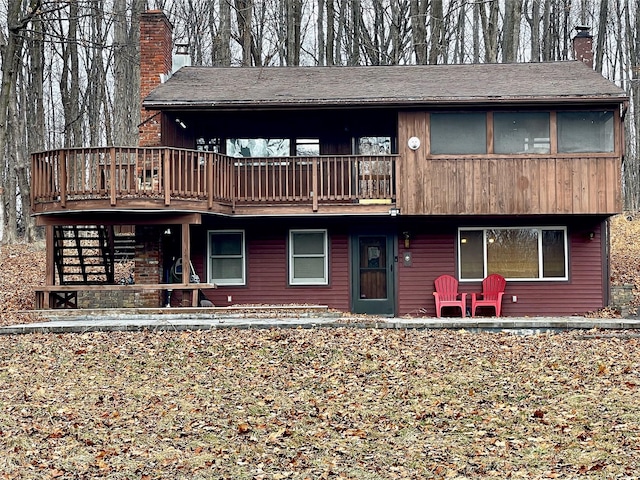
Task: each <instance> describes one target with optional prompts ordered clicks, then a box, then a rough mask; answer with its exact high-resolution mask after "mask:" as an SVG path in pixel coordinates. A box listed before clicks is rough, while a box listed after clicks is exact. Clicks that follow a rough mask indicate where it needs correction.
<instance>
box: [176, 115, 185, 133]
mask: <svg viewBox="0 0 640 480" xmlns="http://www.w3.org/2000/svg"><path fill="white" fill-rule="evenodd" d="M176 123H177V124H178V125H180V126H181V127H182V128H183V129H185V130H186V129H187V126H186V125H185V123H184V122H183V121H182V120H180V119H179V118H176Z"/></svg>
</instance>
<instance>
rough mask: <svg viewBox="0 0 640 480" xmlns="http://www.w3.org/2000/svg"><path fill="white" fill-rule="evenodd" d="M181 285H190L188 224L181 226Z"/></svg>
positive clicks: (189, 235) (189, 227)
mask: <svg viewBox="0 0 640 480" xmlns="http://www.w3.org/2000/svg"><path fill="white" fill-rule="evenodd" d="M182 283H183V284H185V285H189V284H190V283H191V226H190V225H189V224H188V223H186V222H185V223H183V224H182ZM197 294H198V292H197V290H195V297H196V298H197ZM193 298H194V296H193V295H192V297H191V306H192V307H193V306H195V304H194V301H193ZM182 305H183V306H184V298H183V299H182Z"/></svg>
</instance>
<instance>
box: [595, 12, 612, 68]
mask: <svg viewBox="0 0 640 480" xmlns="http://www.w3.org/2000/svg"><path fill="white" fill-rule="evenodd" d="M608 18H609V0H600V13H599V15H598V35H597V39H596V55H595V62H594V63H595V70H596V72H600V73H602V71H603V69H604V66H603V64H602V63H603V59H604V46H605V40H606V38H607V20H608Z"/></svg>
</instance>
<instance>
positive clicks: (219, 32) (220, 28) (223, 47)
mask: <svg viewBox="0 0 640 480" xmlns="http://www.w3.org/2000/svg"><path fill="white" fill-rule="evenodd" d="M218 5H219V9H220V13H219V16H220V17H219V21H218V25H217V27H216V24H215V16H214V9H213V8H210V9H209V31H210V32H211V36H212V37H213V48H212V49H211V64H212V65H213V66H216V67H230V66H231V5H230V4H229V1H228V0H220V1H219V3H218ZM214 32H215V33H214Z"/></svg>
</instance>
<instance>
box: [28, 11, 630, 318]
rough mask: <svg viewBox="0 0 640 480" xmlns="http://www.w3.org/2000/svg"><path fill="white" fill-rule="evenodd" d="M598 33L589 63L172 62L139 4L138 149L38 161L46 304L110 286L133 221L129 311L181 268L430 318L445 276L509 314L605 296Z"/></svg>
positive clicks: (232, 291) (214, 278) (614, 122)
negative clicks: (97, 264)
mask: <svg viewBox="0 0 640 480" xmlns="http://www.w3.org/2000/svg"><path fill="white" fill-rule="evenodd" d="M590 41H591V39H590V37H588V36H586V35H584V34H581V35H579V36H578V37H577V38H576V42H577V43H576V45H575V49H576V51H578V52H579V56H580V58H582V57H584V58H582V59H583V60H584V61H568V62H555V63H521V64H474V65H428V66H375V67H265V68H214V67H189V66H187V67H183V68H181V69H179V70H178V71H175V72H171V65H172V54H171V52H172V31H171V25H170V23H169V22H168V20H167V19H166V17H165V16H164V15H163V14H162V13H161V12H158V11H153V12H147V13H145V14H143V16H142V18H141V91H142V95H143V99H142V123H141V125H140V146H139V147H111V148H86V149H63V150H56V151H49V152H42V153H37V154H34V156H33V210H34V213H35V215H37V219H38V223H39V224H40V225H44V226H46V227H47V256H48V259H49V263H48V271H47V281H46V283H47V287H46V288H45V289H44V291H43V294H44V296H43V297H42V298H41V299H40V303H43V302H44V304H45V305H46V304H49V302H53V301H54V300H55V301H57V302H58V303H64V302H65V300H66V301H70V302H71V303H73V304H75V302H76V301H77V299H76V298H75V295H76V292H75V291H74V287H73V285H74V284H76V283H81V284H88V283H103V284H105V283H106V284H110V283H114V282H115V281H117V279H115V278H113V274H112V272H113V267H112V266H111V267H109V263H110V262H111V263H113V261H114V260H113V240H112V239H113V237H117V232H118V231H121V230H122V227H121V226H131V227H130V229H131V230H134V231H135V238H136V247H135V251H136V253H135V278H136V284H135V287H136V288H138V287H139V288H140V291H138V292H137V293H136V294H135V298H134V300H131V301H132V302H133V303H135V304H136V305H141V306H142V305H146V306H157V305H161V304H162V303H163V302H165V301H166V300H165V297H164V296H163V294H162V293H161V292H159V290H155V289H161V287H162V288H166V285H164V286H163V284H166V283H168V282H170V281H171V277H172V266H173V265H175V263H176V259H180V262H181V263H182V265H189V264H192V265H193V270H194V272H195V273H196V274H197V275H198V276H199V278H200V281H201V282H203V283H204V284H205V285H203V287H204V293H205V294H206V296H207V298H208V299H209V300H211V301H212V302H213V303H214V304H215V305H217V306H226V305H230V304H291V303H303V304H307V303H312V304H324V305H328V306H329V307H332V308H335V309H338V310H342V311H351V312H354V313H367V314H384V315H420V316H429V315H434V314H435V306H434V301H433V296H432V294H431V293H432V291H433V281H434V279H435V278H436V277H437V276H439V275H441V274H451V275H454V276H455V277H457V278H458V279H459V282H460V290H461V291H465V292H474V291H480V282H481V280H482V279H483V278H484V277H486V276H487V275H488V274H490V273H500V274H502V275H504V276H505V277H506V278H507V282H508V283H507V291H506V296H505V300H504V304H503V314H504V315H506V316H516V315H517V316H520V315H566V314H575V313H581V312H586V311H592V310H596V309H599V308H602V307H604V306H606V305H607V303H608V288H609V274H608V244H609V239H608V223H607V219H608V218H609V217H610V216H611V215H614V214H616V213H619V212H620V211H621V203H622V202H621V182H620V171H621V159H622V156H623V145H624V142H623V116H624V112H625V108H626V102H627V96H626V95H625V92H624V91H623V90H621V89H620V88H618V87H617V86H616V85H614V84H612V83H611V82H609V81H608V80H606V79H605V78H603V77H602V76H601V75H600V74H598V73H596V72H594V71H593V70H592V68H590V66H589V65H588V62H589V60H590V58H589V51H590ZM581 42H582V43H581ZM585 63H587V64H585ZM87 226H94V227H95V230H96V231H98V232H99V233H94V235H95V236H102V237H104V240H103V241H102V245H103V247H100V248H98V247H96V248H98V249H99V250H100V251H101V252H102V251H104V253H101V256H102V257H103V258H104V261H103V262H104V263H105V264H106V265H107V267H105V270H106V271H107V274H106V275H105V276H104V278H103V280H102V281H100V282H92V281H91V279H90V276H89V275H88V274H87V273H86V271H83V272H84V273H83V274H82V275H80V277H81V278H80V280H77V279H76V280H75V281H70V280H65V273H64V272H65V270H64V268H65V267H64V265H63V263H64V262H63V260H64V258H63V257H64V256H65V255H64V253H63V252H64V251H65V248H63V247H62V246H61V245H63V244H65V243H66V244H69V243H73V242H77V243H78V244H80V243H81V242H80V241H79V240H77V238H78V236H79V233H78V231H81V230H83V229H85V228H87ZM114 227H115V228H114ZM74 231H75V233H69V232H74ZM67 250H68V247H67ZM78 256H80V257H81V256H82V255H81V254H78ZM180 262H179V263H180ZM80 263H82V262H80ZM174 270H175V269H174ZM185 271H186V269H185ZM109 272H111V274H110V275H109ZM180 281H181V282H182V286H181V287H180V288H182V289H183V290H185V291H189V289H190V288H193V285H189V280H187V279H186V278H184V279H183V280H180V279H178V282H180ZM145 284H147V285H150V287H149V289H148V290H145V289H144V285H145ZM213 284H215V287H217V288H212V287H213V286H214V285H213ZM102 286H104V285H102ZM75 290H83V291H84V293H85V294H87V293H89V294H90V295H89V296H88V297H86V298H85V300H83V301H84V302H85V304H86V302H89V303H91V301H93V302H94V306H98V304H99V303H100V302H104V301H106V300H105V297H103V296H100V294H99V293H100V292H104V291H105V289H104V288H100V286H91V287H88V288H87V287H79V288H76V289H75ZM106 291H107V293H108V291H109V289H106ZM115 291H117V292H118V295H117V296H118V298H124V297H123V295H125V294H126V290H125V287H118V288H117V289H115ZM50 296H51V299H50V298H49V297H50ZM176 298H179V297H176ZM174 301H175V298H174ZM81 303H82V302H81Z"/></svg>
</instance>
